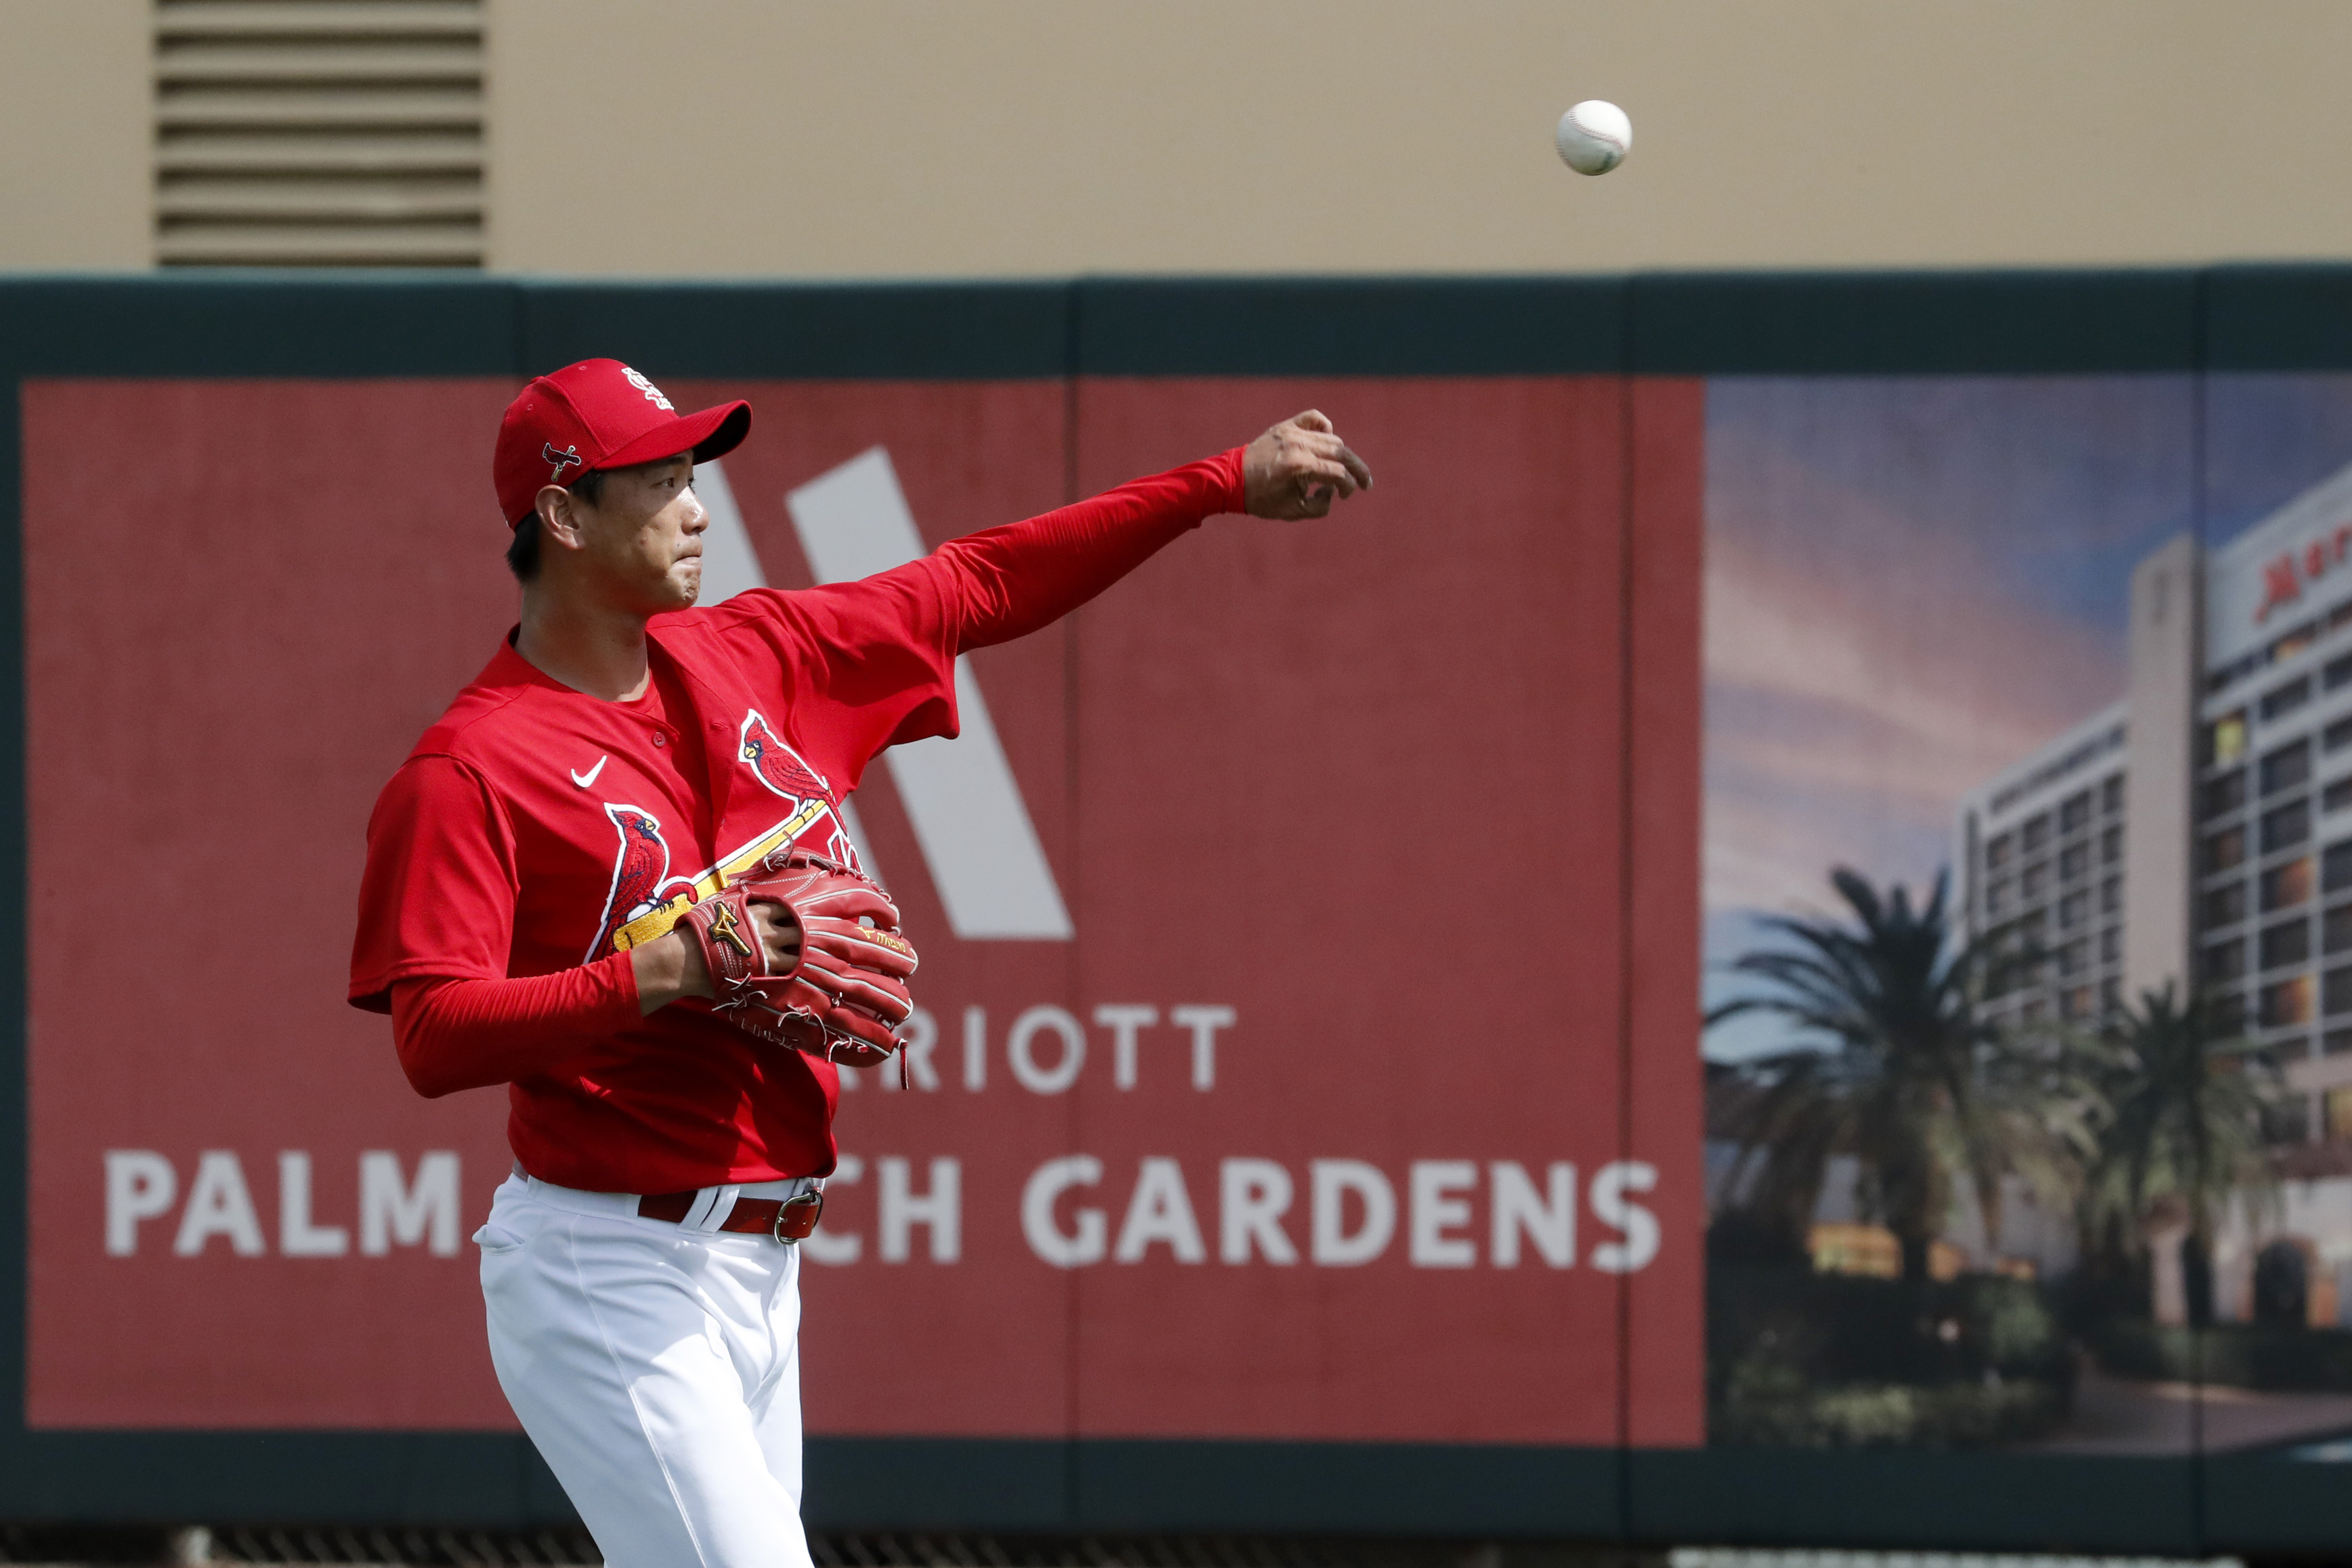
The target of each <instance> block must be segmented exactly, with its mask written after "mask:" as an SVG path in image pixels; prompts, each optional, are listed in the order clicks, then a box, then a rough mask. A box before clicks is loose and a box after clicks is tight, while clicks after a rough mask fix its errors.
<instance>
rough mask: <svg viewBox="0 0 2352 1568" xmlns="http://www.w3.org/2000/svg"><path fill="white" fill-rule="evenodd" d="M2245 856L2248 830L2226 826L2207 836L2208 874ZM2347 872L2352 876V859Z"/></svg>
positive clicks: (2224, 868) (2206, 859)
mask: <svg viewBox="0 0 2352 1568" xmlns="http://www.w3.org/2000/svg"><path fill="white" fill-rule="evenodd" d="M2244 858H2246V830H2245V829H2244V828H2242V827H2225V828H2223V829H2222V830H2221V832H2219V833H2213V834H2208V835H2207V836H2206V838H2205V871H2206V874H2207V875H2208V876H2210V875H2211V874H2212V873H2213V872H2216V871H2226V870H2228V869H2229V868H2231V867H2232V866H2235V865H2237V864H2238V863H2239V862H2240V861H2242V860H2243V859H2244ZM2346 872H2347V876H2352V860H2347V862H2346Z"/></svg>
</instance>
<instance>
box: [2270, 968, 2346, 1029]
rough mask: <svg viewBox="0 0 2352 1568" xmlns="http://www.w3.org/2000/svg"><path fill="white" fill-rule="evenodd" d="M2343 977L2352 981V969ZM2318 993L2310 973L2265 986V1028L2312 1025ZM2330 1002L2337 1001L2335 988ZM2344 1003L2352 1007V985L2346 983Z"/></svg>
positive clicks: (2331, 993)
mask: <svg viewBox="0 0 2352 1568" xmlns="http://www.w3.org/2000/svg"><path fill="white" fill-rule="evenodd" d="M2343 974H2344V976H2345V978H2346V980H2347V982H2352V969H2347V970H2345V971H2343ZM2329 978H2330V979H2331V980H2333V979H2334V978H2335V977H2334V976H2333V975H2331V976H2329ZM2316 990H2317V987H2315V986H2314V985H2313V984H2312V983H2311V976H2310V975H2308V974H2296V975H2293V976H2290V977H2289V978H2287V979H2284V980H2279V981H2273V983H2272V984H2268V985H2265V986H2263V1002H2262V1020H2263V1027H2264V1028H2267V1029H2284V1028H2287V1027H2289V1026H2293V1025H2295V1024H2308V1023H2310V1022H2311V1018H2312V1003H2313V1001H2314V1000H2315V995H2314V993H2315V991H2316ZM2329 999H2330V1000H2333V999H2334V992H2333V990H2332V989H2331V991H2330V993H2329ZM2344 1003H2345V1005H2346V1007H2347V1008H2352V984H2347V985H2346V986H2345V988H2344Z"/></svg>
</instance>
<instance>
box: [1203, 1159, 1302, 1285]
mask: <svg viewBox="0 0 2352 1568" xmlns="http://www.w3.org/2000/svg"><path fill="white" fill-rule="evenodd" d="M1217 1184H1218V1192H1217V1257H1218V1258H1220V1259H1221V1260H1223V1262H1226V1263H1247V1262H1248V1261H1249V1260H1250V1246H1251V1244H1252V1243H1255V1244H1256V1247H1257V1249H1258V1251H1260V1252H1262V1253H1264V1254H1265V1260H1266V1261H1267V1262H1268V1263H1296V1262H1297V1261H1298V1248H1297V1247H1293V1246H1292V1245H1291V1244H1290V1237H1288V1236H1287V1235H1286V1234H1285V1232H1284V1231H1283V1228H1282V1216H1283V1215H1286V1214H1288V1213H1289V1212H1290V1197H1291V1185H1290V1173H1289V1172H1288V1171H1286V1170H1284V1169H1283V1168H1282V1167H1281V1166H1280V1165H1277V1164H1276V1163H1274V1162H1273V1161H1271V1160H1227V1161H1226V1162H1225V1163H1224V1164H1223V1166H1222V1167H1220V1169H1219V1171H1218V1173H1217Z"/></svg>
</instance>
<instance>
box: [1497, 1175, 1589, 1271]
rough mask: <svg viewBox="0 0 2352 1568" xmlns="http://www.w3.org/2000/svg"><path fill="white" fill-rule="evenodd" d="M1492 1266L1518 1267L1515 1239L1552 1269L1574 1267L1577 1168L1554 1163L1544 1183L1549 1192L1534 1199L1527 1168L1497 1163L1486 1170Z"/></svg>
mask: <svg viewBox="0 0 2352 1568" xmlns="http://www.w3.org/2000/svg"><path fill="white" fill-rule="evenodd" d="M1486 1176H1487V1181H1488V1184H1489V1191H1488V1194H1487V1198H1488V1202H1489V1203H1490V1204H1491V1205H1492V1214H1491V1217H1490V1220H1489V1224H1490V1226H1492V1232H1493V1234H1492V1236H1491V1237H1490V1241H1491V1246H1492V1252H1491V1254H1490V1255H1489V1261H1491V1262H1492V1263H1493V1264H1494V1265H1495V1267H1496V1268H1517V1267H1518V1266H1519V1235H1520V1233H1521V1232H1522V1231H1524V1232H1525V1233H1526V1234H1527V1238H1528V1240H1529V1241H1532V1242H1534V1243H1535V1244H1536V1251H1538V1253H1540V1254H1542V1255H1543V1260H1544V1261H1545V1262H1546V1263H1549V1264H1550V1265H1551V1266H1552V1267H1553V1268H1575V1267H1576V1167H1575V1166H1573V1165H1571V1164H1569V1163H1566V1162H1564V1161H1556V1162H1554V1163H1552V1165H1551V1166H1550V1167H1549V1174H1548V1175H1547V1177H1546V1181H1547V1184H1549V1188H1550V1191H1549V1194H1538V1193H1537V1191H1536V1184H1535V1182H1534V1181H1533V1179H1531V1178H1530V1177H1529V1176H1528V1173H1527V1168H1526V1167H1525V1166H1523V1165H1521V1164H1520V1163H1518V1162H1517V1161H1516V1160H1496V1162H1494V1163H1492V1164H1490V1165H1488V1166H1487V1167H1486Z"/></svg>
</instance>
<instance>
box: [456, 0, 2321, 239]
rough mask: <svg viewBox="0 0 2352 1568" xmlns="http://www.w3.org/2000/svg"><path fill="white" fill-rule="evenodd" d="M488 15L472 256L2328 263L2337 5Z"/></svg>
mask: <svg viewBox="0 0 2352 1568" xmlns="http://www.w3.org/2000/svg"><path fill="white" fill-rule="evenodd" d="M492 5H493V13H492V15H493V18H494V21H493V31H492V35H491V37H492V43H491V48H492V51H493V69H494V78H493V86H492V94H493V101H494V104H495V110H494V123H495V126H496V132H495V134H496V145H495V148H494V150H493V153H492V161H493V162H492V181H493V185H494V189H495V195H494V197H493V200H494V202H495V204H496V213H497V222H496V227H495V230H494V232H493V234H492V237H491V246H492V254H493V256H494V257H495V258H496V262H497V264H498V265H499V266H502V267H509V268H528V269H532V270H540V269H545V270H558V271H592V272H644V273H656V272H715V273H782V274H794V275H812V276H835V275H872V274H917V275H923V274H953V273H978V274H1001V273H1062V272H1074V271H1090V270H1106V271H1135V270H1158V269H1168V270H1178V271H1193V270H1212V271H1219V270H1242V271H1259V270H1308V271H1326V270H1348V271H1352V270H1375V271H1391V270H1422V269H1433V270H1445V271H1452V270H1460V269H1504V270H1523V269H1534V270H1551V269H1559V268H1567V269H1577V270H1585V269H1614V268H1648V267H1724V266H1734V267H1747V266H1757V267H1817V266H1853V265H1970V264H1980V263H1981V264H2034V263H2052V264H2072V263H2085V262H2162V261H2179V260H2195V259H2204V258H2237V257H2347V256H2352V201H2347V199H2345V196H2346V186H2347V183H2352V182H2348V180H2347V177H2352V92H2347V89H2346V86H2345V79H2344V73H2343V66H2344V62H2345V61H2346V60H2347V59H2352V4H2346V3H2345V0H2233V3H2231V4H2228V5H2215V4H2213V3H2212V0H1636V3H1633V4H1626V3H1624V0H1611V3H1608V4H1601V3H1597V0H1446V3H1437V0H1328V3H1310V0H1247V3H1239V0H1185V3H1183V4H1174V3H1170V4H1159V5H1143V4H1136V3H1131V0H992V3H990V4H987V5H947V4H924V3H911V0H867V3H866V4H861V5H837V4H786V3H781V0H667V3H664V4H646V3H640V0H492ZM1587 97H1601V98H1609V99H1613V100H1617V101H1618V102H1620V103H1621V104H1622V105H1623V106H1624V107H1625V108H1626V110H1628V111H1629V112H1630V113H1631V114H1632V116H1633V126H1634V150H1633V157H1632V158H1631V160H1630V161H1629V162H1628V163H1626V164H1625V166H1624V167H1623V168H1622V169H1621V170H1619V171H1618V172H1617V173H1615V174H1610V175H1607V176H1604V177H1602V178H1600V179H1586V178H1582V177H1580V176H1578V175H1575V174H1570V173H1569V172H1568V171H1567V170H1566V169H1565V168H1564V167H1563V166H1562V165H1561V164H1560V163H1559V159H1558V157H1557V155H1556V154H1555V153H1553V151H1552V147H1551V127H1552V124H1553V122H1554V121H1555V120H1556V119H1557V118H1558V116H1559V113H1560V111H1561V110H1564V109H1565V108H1567V107H1568V105H1569V104H1570V103H1571V102H1573V101H1575V100H1578V99H1581V98H1587Z"/></svg>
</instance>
